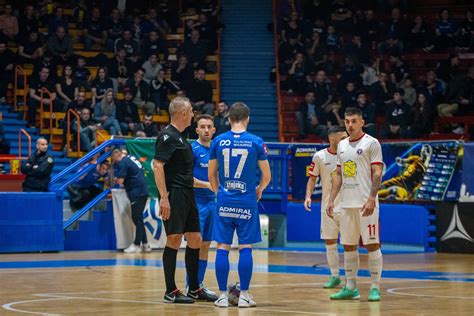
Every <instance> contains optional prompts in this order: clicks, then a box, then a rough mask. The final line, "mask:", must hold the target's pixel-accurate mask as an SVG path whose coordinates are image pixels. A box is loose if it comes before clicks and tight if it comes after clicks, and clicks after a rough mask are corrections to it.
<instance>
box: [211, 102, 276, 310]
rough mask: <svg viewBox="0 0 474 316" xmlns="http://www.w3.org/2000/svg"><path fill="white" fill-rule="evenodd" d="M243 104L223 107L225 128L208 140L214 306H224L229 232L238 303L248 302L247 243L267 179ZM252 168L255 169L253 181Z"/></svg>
mask: <svg viewBox="0 0 474 316" xmlns="http://www.w3.org/2000/svg"><path fill="white" fill-rule="evenodd" d="M249 114H250V111H249V108H248V107H247V106H246V105H245V104H244V103H241V102H237V103H235V104H233V105H232V107H231V108H230V111H229V121H230V125H231V130H230V131H229V132H226V133H224V134H222V135H219V136H218V137H217V138H216V139H215V140H214V141H213V143H212V145H211V152H210V160H209V171H208V175H209V182H210V184H211V188H212V190H213V191H214V192H217V210H216V216H215V223H214V230H213V239H214V240H215V241H216V242H217V254H216V277H217V282H218V284H219V290H220V291H221V294H220V296H219V298H218V299H217V301H215V305H216V306H218V307H228V306H229V299H228V297H227V293H226V290H227V279H228V277H229V250H230V245H231V244H232V239H233V236H234V231H237V236H238V239H239V248H240V251H239V252H240V256H239V265H238V271H239V278H240V289H241V293H240V297H239V307H254V306H256V303H255V302H254V300H253V299H252V297H251V296H250V295H249V294H248V290H249V286H250V279H251V278H252V265H253V259H252V244H254V243H258V242H260V241H261V240H262V236H261V233H260V218H259V214H258V208H257V202H258V200H259V199H260V198H261V197H262V192H263V190H264V189H265V188H266V186H267V185H268V183H269V182H270V179H271V174H270V166H269V164H268V160H267V150H266V147H265V144H264V143H263V140H262V139H261V138H260V137H257V136H255V135H252V134H250V133H248V132H247V131H246V130H247V125H248V123H249ZM257 169H260V171H261V177H260V182H259V183H258V177H257V171H258V170H257Z"/></svg>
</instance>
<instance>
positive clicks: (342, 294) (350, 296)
mask: <svg viewBox="0 0 474 316" xmlns="http://www.w3.org/2000/svg"><path fill="white" fill-rule="evenodd" d="M329 298H330V299H332V300H358V299H359V298H360V294H359V290H358V289H357V288H355V289H353V290H349V289H348V288H347V287H345V286H344V287H343V288H342V289H341V290H340V291H339V292H337V293H334V294H332V295H331V296H330V297H329Z"/></svg>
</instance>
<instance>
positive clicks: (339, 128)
mask: <svg viewBox="0 0 474 316" xmlns="http://www.w3.org/2000/svg"><path fill="white" fill-rule="evenodd" d="M345 131H346V129H345V128H344V127H342V126H339V125H335V126H331V127H330V128H329V129H328V136H329V135H331V134H337V133H342V132H345Z"/></svg>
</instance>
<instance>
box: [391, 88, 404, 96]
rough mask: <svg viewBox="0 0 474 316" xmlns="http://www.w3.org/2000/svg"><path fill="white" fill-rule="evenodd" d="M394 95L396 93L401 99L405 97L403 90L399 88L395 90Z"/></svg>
mask: <svg viewBox="0 0 474 316" xmlns="http://www.w3.org/2000/svg"><path fill="white" fill-rule="evenodd" d="M395 93H398V94H399V95H400V96H401V97H403V96H404V95H405V90H403V89H400V88H399V89H396V90H395V92H394V93H393V94H394V95H395Z"/></svg>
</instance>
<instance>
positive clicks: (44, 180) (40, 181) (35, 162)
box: [21, 137, 54, 192]
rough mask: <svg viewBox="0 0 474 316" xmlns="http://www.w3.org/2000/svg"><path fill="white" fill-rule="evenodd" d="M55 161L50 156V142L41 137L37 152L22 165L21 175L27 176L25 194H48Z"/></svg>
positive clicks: (37, 144) (24, 185) (37, 143)
mask: <svg viewBox="0 0 474 316" xmlns="http://www.w3.org/2000/svg"><path fill="white" fill-rule="evenodd" d="M53 167H54V159H53V157H52V156H51V155H49V154H48V141H47V140H46V139H45V138H43V137H40V138H38V140H37V141H36V151H35V152H34V153H33V154H32V155H31V156H30V157H28V159H27V160H26V161H25V162H24V163H23V164H22V165H21V173H22V174H24V175H26V178H25V182H23V192H48V185H49V182H50V181H51V172H52V171H53Z"/></svg>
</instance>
